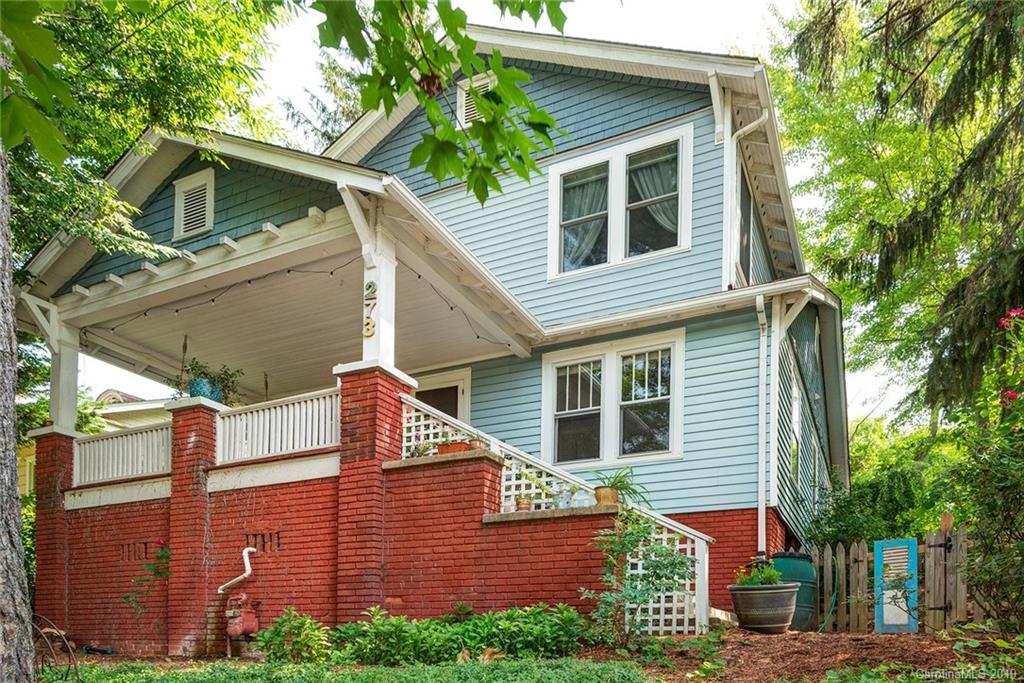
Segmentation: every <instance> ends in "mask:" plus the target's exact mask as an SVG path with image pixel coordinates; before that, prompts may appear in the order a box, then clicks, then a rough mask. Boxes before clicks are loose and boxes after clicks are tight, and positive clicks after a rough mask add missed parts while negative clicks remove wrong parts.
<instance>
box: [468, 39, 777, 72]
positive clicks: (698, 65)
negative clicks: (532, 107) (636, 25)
mask: <svg viewBox="0 0 1024 683" xmlns="http://www.w3.org/2000/svg"><path fill="white" fill-rule="evenodd" d="M466 32H467V34H468V35H469V37H470V38H472V39H473V40H475V41H477V50H478V51H480V52H490V51H492V50H494V49H498V50H499V51H500V52H501V54H502V56H503V57H516V56H519V55H520V54H522V55H523V56H528V57H529V58H531V59H536V60H538V61H542V62H551V63H555V64H558V63H563V62H565V61H566V57H567V56H571V57H574V58H577V59H585V60H588V61H590V62H592V68H595V69H600V70H602V71H621V70H622V68H623V67H624V66H627V65H630V66H635V65H641V66H650V67H657V68H662V69H673V70H678V71H679V72H680V73H681V74H683V73H685V78H680V80H685V81H687V82H690V83H705V84H706V83H707V82H708V78H707V77H708V73H709V72H711V71H717V72H718V74H719V75H727V76H736V77H740V78H751V77H753V75H754V72H753V68H754V66H755V65H757V64H758V62H757V60H756V59H752V58H749V57H730V56H727V55H711V54H703V53H699V52H683V51H680V50H667V49H664V48H657V47H649V46H642V45H627V44H623V43H614V42H608V41H602V40H593V39H588V38H570V37H566V36H562V35H552V34H542V33H532V32H527V31H509V30H507V29H500V28H493V27H490V26H479V25H470V26H468V27H467V30H466Z"/></svg>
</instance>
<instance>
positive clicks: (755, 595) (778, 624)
mask: <svg viewBox="0 0 1024 683" xmlns="http://www.w3.org/2000/svg"><path fill="white" fill-rule="evenodd" d="M799 589H800V584H799V583H776V584H773V585H768V586H740V585H737V584H733V585H731V586H729V593H730V594H731V595H732V606H733V609H734V610H735V612H736V618H737V619H738V620H739V622H740V628H745V629H747V630H748V631H757V632H758V633H785V632H786V629H788V628H789V624H790V623H791V622H792V621H793V613H794V612H795V611H796V593H797V591H798V590H799Z"/></svg>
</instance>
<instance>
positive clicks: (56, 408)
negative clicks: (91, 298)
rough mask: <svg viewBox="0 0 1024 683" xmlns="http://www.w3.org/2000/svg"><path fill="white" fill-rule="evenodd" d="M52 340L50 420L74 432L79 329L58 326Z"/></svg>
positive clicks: (76, 403) (76, 410) (60, 324)
mask: <svg viewBox="0 0 1024 683" xmlns="http://www.w3.org/2000/svg"><path fill="white" fill-rule="evenodd" d="M55 327H56V328H57V329H56V330H55V332H56V334H55V335H53V337H52V338H51V339H50V340H49V342H50V348H51V351H52V357H51V360H50V420H52V421H53V425H54V426H55V427H58V428H60V429H67V430H74V429H75V422H76V416H77V413H78V333H79V331H78V328H76V327H71V326H70V325H65V324H63V323H58V324H57V325H56V326H55Z"/></svg>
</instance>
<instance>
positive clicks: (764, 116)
mask: <svg viewBox="0 0 1024 683" xmlns="http://www.w3.org/2000/svg"><path fill="white" fill-rule="evenodd" d="M767 120H768V110H767V109H765V108H762V109H761V115H760V116H758V117H757V118H756V119H754V120H753V121H751V122H750V123H748V124H747V125H745V126H743V127H742V128H740V129H739V130H738V131H736V132H735V133H733V134H732V141H733V142H736V141H738V140H739V139H740V138H741V137H743V136H744V135H746V134H747V133H750V132H752V131H753V130H754V129H756V128H759V127H761V126H763V125H764V122H765V121H767Z"/></svg>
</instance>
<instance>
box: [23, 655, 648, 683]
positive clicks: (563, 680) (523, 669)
mask: <svg viewBox="0 0 1024 683" xmlns="http://www.w3.org/2000/svg"><path fill="white" fill-rule="evenodd" d="M81 672H82V681H83V683H541V682H543V683H644V681H646V678H645V677H644V674H643V671H642V670H641V669H640V667H638V666H637V665H635V664H633V663H627V662H603V663H597V662H589V661H585V660H576V659H553V660H545V661H535V660H518V661H510V660H506V661H499V662H492V663H490V664H447V665H443V666H426V665H416V666H409V667H400V668H393V669H391V668H381V667H371V668H366V669H361V670H358V671H343V670H336V669H332V668H331V667H328V666H325V665H322V664H320V665H315V664H314V665H310V664H270V663H267V664H249V665H245V664H237V663H220V662H218V663H216V664H206V665H187V664H183V665H180V666H179V667H178V668H171V669H168V668H164V667H159V666H154V665H151V664H143V663H140V662H127V663H123V664H117V665H113V666H110V665H97V664H89V665H85V666H82V667H81ZM40 681H41V682H42V683H57V682H58V681H63V678H62V677H61V675H60V673H59V672H57V671H54V670H50V671H44V672H43V673H42V674H41V676H40Z"/></svg>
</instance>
